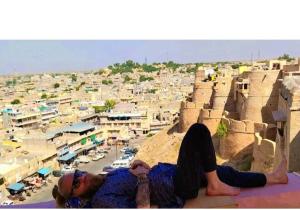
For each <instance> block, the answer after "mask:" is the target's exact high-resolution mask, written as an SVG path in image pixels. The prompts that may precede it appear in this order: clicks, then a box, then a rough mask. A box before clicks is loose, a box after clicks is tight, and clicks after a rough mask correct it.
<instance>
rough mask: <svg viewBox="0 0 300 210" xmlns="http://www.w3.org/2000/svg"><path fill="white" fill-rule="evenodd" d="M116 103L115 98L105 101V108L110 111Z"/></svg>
mask: <svg viewBox="0 0 300 210" xmlns="http://www.w3.org/2000/svg"><path fill="white" fill-rule="evenodd" d="M115 105H116V101H115V100H113V99H108V100H106V101H105V105H104V107H105V110H106V111H110V110H111V109H113V108H115Z"/></svg>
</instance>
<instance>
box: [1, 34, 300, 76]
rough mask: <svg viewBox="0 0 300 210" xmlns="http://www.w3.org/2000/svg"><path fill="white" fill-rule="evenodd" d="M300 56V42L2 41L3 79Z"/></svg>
mask: <svg viewBox="0 0 300 210" xmlns="http://www.w3.org/2000/svg"><path fill="white" fill-rule="evenodd" d="M284 53H287V54H289V55H291V56H295V57H297V56H299V55H300V41H298V40H288V41H283V40H281V41H276V40H272V41H261V40H236V41H234V40H227V41H225V40H80V41H67V40H64V41H56V40H44V41H40V40H39V41H25V40H24V41H21V40H20V41H13V40H11V41H4V40H3V41H0V74H1V75H3V74H15V73H17V74H19V73H20V74H26V73H44V72H69V71H89V70H96V69H98V68H103V67H105V66H108V65H110V64H113V63H122V62H124V61H126V60H133V61H135V62H139V63H144V62H145V61H147V63H153V62H164V61H174V62H177V63H195V62H216V61H239V60H251V59H253V60H257V59H271V58H276V57H278V56H280V55H283V54H284Z"/></svg>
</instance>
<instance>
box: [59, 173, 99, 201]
mask: <svg viewBox="0 0 300 210" xmlns="http://www.w3.org/2000/svg"><path fill="white" fill-rule="evenodd" d="M103 180H104V179H103V177H101V176H99V175H94V174H90V173H87V172H85V171H80V170H75V172H74V173H68V174H65V175H64V176H62V177H61V178H60V179H59V180H58V191H59V193H60V194H61V195H62V196H63V197H64V198H66V199H68V198H70V197H80V198H90V197H91V196H93V194H94V193H95V192H96V191H97V190H98V188H99V187H100V186H101V184H102V183H103Z"/></svg>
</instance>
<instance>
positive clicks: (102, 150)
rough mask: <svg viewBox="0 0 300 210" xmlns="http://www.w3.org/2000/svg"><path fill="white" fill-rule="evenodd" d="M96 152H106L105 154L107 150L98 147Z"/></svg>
mask: <svg viewBox="0 0 300 210" xmlns="http://www.w3.org/2000/svg"><path fill="white" fill-rule="evenodd" d="M97 153H98V154H101V153H106V154H107V153H108V151H107V150H105V149H98V150H97Z"/></svg>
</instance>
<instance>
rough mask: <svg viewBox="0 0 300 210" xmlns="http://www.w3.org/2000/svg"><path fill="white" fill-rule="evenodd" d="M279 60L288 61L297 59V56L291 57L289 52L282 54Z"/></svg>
mask: <svg viewBox="0 0 300 210" xmlns="http://www.w3.org/2000/svg"><path fill="white" fill-rule="evenodd" d="M278 60H287V61H288V62H290V61H292V60H295V58H293V57H290V55H289V54H283V55H282V56H279V57H278Z"/></svg>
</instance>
